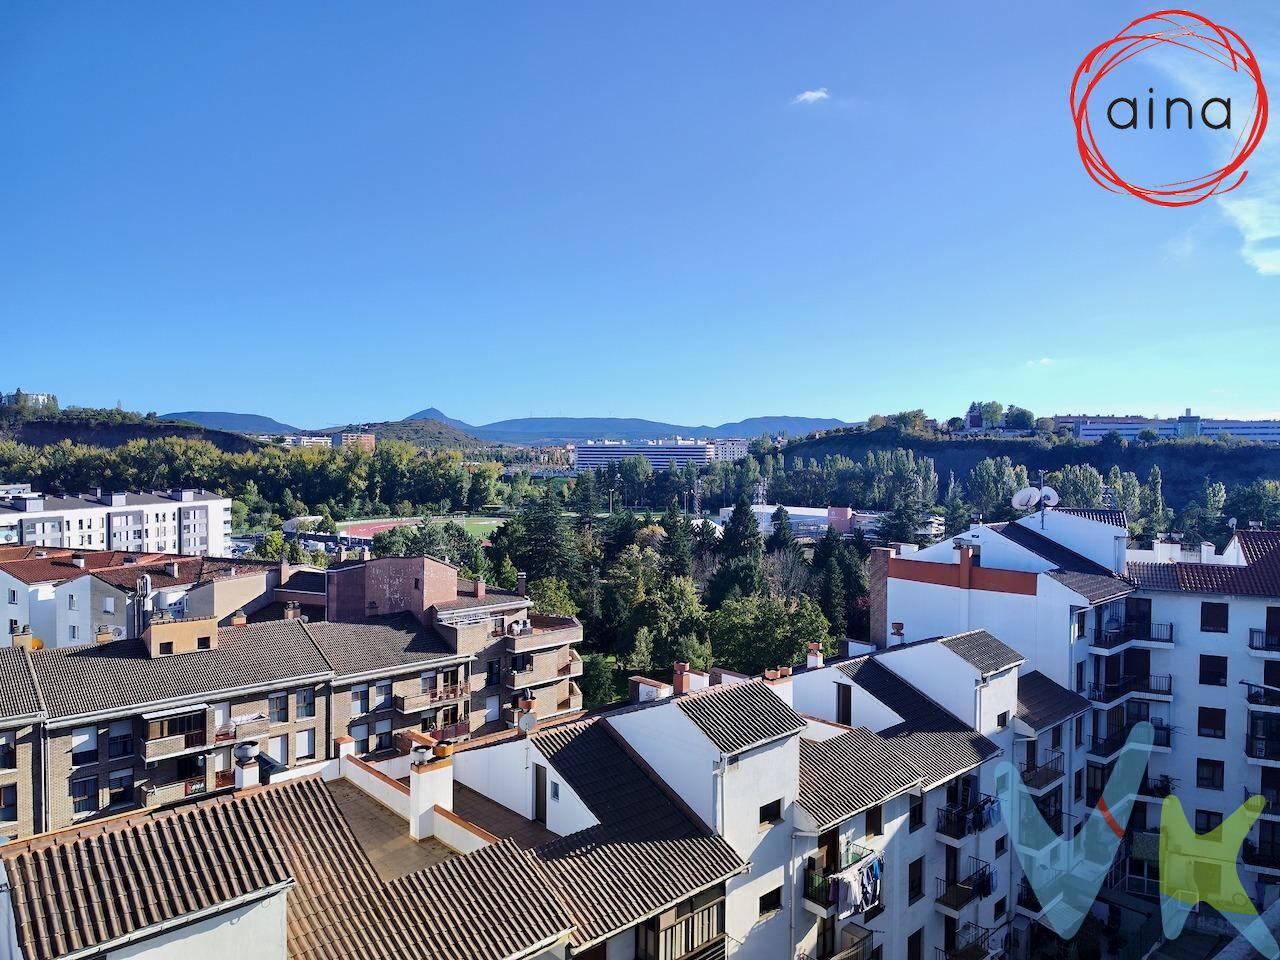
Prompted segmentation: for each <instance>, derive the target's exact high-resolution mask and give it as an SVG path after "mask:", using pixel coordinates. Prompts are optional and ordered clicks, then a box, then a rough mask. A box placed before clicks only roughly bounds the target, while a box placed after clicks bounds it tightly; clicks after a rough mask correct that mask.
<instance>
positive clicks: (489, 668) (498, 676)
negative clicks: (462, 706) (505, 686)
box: [484, 660, 502, 687]
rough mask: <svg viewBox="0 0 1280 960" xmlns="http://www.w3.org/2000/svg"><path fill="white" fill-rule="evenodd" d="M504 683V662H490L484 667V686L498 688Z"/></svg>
mask: <svg viewBox="0 0 1280 960" xmlns="http://www.w3.org/2000/svg"><path fill="white" fill-rule="evenodd" d="M501 682H502V661H501V660H490V661H488V662H487V663H485V665H484V685H485V686H486V687H496V686H497V685H498V684H500V683H501Z"/></svg>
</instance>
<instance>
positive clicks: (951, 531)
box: [942, 473, 970, 537]
mask: <svg viewBox="0 0 1280 960" xmlns="http://www.w3.org/2000/svg"><path fill="white" fill-rule="evenodd" d="M944 507H945V510H944V513H943V521H942V522H943V531H942V532H943V535H944V536H947V537H954V536H956V535H957V534H959V533H963V532H964V531H966V530H968V529H969V518H970V508H969V504H967V503H965V500H964V493H963V491H962V490H961V488H960V484H959V483H957V482H956V477H955V474H954V473H953V474H952V475H951V482H950V483H948V484H947V497H946V501H945V502H944Z"/></svg>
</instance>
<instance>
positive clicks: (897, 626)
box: [889, 620, 903, 640]
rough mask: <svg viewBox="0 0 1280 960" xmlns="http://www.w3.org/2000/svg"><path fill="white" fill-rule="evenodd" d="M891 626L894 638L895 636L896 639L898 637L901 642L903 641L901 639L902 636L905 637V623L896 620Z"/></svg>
mask: <svg viewBox="0 0 1280 960" xmlns="http://www.w3.org/2000/svg"><path fill="white" fill-rule="evenodd" d="M889 626H890V627H891V628H892V629H891V633H892V635H893V636H895V637H897V638H898V639H899V640H901V639H902V635H903V623H902V621H901V620H895V621H893V623H891V624H890V625H889Z"/></svg>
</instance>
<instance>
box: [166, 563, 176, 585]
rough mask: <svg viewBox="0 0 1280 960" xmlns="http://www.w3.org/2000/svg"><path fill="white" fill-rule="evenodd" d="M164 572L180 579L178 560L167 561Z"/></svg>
mask: <svg viewBox="0 0 1280 960" xmlns="http://www.w3.org/2000/svg"><path fill="white" fill-rule="evenodd" d="M164 572H165V573H167V574H169V576H171V577H173V579H175V580H177V579H178V561H177V560H171V561H169V562H168V563H166V564H165V565H164Z"/></svg>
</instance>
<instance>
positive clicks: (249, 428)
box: [160, 410, 300, 433]
mask: <svg viewBox="0 0 1280 960" xmlns="http://www.w3.org/2000/svg"><path fill="white" fill-rule="evenodd" d="M160 419H161V420H186V421H188V422H189V423H198V424H199V425H200V426H202V427H208V428H209V429H211V430H230V431H232V432H234V433H299V432H300V431H299V430H298V428H297V427H291V426H289V424H287V423H281V422H280V421H279V420H272V419H271V418H270V417H263V416H259V415H258V414H256V413H227V412H225V411H223V410H185V411H183V412H182V413H166V414H162V415H161V417H160Z"/></svg>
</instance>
